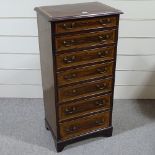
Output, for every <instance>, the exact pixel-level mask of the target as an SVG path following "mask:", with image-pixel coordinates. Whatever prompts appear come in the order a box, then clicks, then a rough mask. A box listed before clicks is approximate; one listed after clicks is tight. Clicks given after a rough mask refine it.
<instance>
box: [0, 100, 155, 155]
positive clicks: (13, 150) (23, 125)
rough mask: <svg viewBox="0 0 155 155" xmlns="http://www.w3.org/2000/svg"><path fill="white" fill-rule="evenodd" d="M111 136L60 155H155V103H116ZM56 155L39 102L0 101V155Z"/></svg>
mask: <svg viewBox="0 0 155 155" xmlns="http://www.w3.org/2000/svg"><path fill="white" fill-rule="evenodd" d="M113 126H114V132H113V136H112V137H110V138H103V137H99V138H94V139H89V140H85V141H82V142H79V143H76V144H73V145H70V146H68V147H66V148H65V149H64V151H63V152H61V153H59V154H60V155H94V154H96V155H155V100H115V102H114V112H113ZM54 154H57V153H56V151H55V148H54V143H53V140H52V137H51V134H50V132H49V131H47V130H46V129H45V127H44V108H43V101H42V100H41V99H0V155H54Z"/></svg>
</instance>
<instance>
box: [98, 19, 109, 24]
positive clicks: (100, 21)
mask: <svg viewBox="0 0 155 155" xmlns="http://www.w3.org/2000/svg"><path fill="white" fill-rule="evenodd" d="M99 23H100V24H102V25H106V24H109V23H111V19H110V18H107V19H100V20H99Z"/></svg>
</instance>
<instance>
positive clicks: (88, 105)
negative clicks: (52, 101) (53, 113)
mask: <svg viewBox="0 0 155 155" xmlns="http://www.w3.org/2000/svg"><path fill="white" fill-rule="evenodd" d="M110 100H111V94H108V95H102V96H98V97H93V98H90V99H85V100H82V101H78V102H74V103H69V104H62V105H59V119H60V121H61V120H65V119H69V118H74V117H79V116H82V115H85V114H89V113H92V112H97V111H102V110H107V109H110Z"/></svg>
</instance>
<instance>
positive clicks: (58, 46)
mask: <svg viewBox="0 0 155 155" xmlns="http://www.w3.org/2000/svg"><path fill="white" fill-rule="evenodd" d="M35 10H36V11H37V19H38V32H39V47H40V62H41V73H42V86H43V97H44V107H45V126H46V128H47V129H48V130H50V131H51V133H52V135H53V138H54V140H55V145H56V149H57V151H58V152H60V151H62V149H63V148H64V147H65V146H66V145H69V144H71V143H74V142H77V141H80V140H84V139H87V138H91V137H97V136H105V137H109V136H111V135H112V129H113V127H112V108H113V94H114V82H115V67H116V53H117V40H118V25H119V14H120V13H121V11H119V10H116V9H114V8H111V7H109V6H107V5H104V4H101V3H98V2H92V3H91V2H90V3H79V4H69V5H60V6H43V7H37V8H35Z"/></svg>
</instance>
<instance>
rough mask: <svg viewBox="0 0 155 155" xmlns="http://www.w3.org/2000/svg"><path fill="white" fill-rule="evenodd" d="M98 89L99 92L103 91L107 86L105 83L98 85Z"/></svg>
mask: <svg viewBox="0 0 155 155" xmlns="http://www.w3.org/2000/svg"><path fill="white" fill-rule="evenodd" d="M96 87H97V89H99V90H103V89H105V88H106V87H107V84H106V83H104V84H103V85H99V84H97V85H96Z"/></svg>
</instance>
